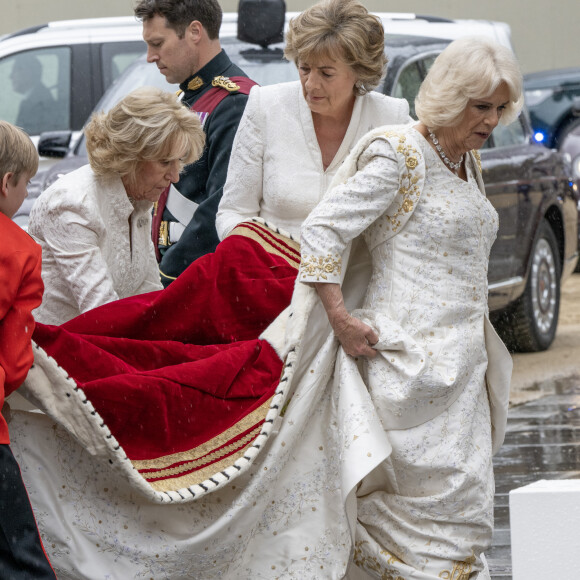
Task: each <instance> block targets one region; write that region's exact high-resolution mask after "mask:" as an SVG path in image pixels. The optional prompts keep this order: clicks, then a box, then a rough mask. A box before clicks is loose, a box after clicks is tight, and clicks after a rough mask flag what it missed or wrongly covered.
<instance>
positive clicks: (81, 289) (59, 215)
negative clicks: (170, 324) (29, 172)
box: [28, 88, 205, 324]
mask: <svg viewBox="0 0 580 580" xmlns="http://www.w3.org/2000/svg"><path fill="white" fill-rule="evenodd" d="M85 134H86V136H87V153H88V156H89V162H90V164H89V165H85V166H83V167H81V168H80V169H77V170H76V171H73V172H72V173H69V174H68V175H65V176H63V177H61V178H60V179H59V180H58V181H57V182H56V183H54V184H53V185H52V186H51V187H50V188H49V189H47V190H46V191H45V192H43V194H42V195H41V196H40V198H39V199H38V201H37V202H36V203H35V204H34V207H33V209H32V211H31V213H30V223H29V226H28V232H29V233H30V234H32V236H33V237H34V238H35V239H36V241H37V242H38V243H39V244H40V245H41V247H42V279H43V281H44V299H43V301H42V305H41V306H40V307H39V308H38V310H36V312H35V318H36V319H37V321H38V322H42V323H44V324H62V323H63V322H66V321H67V320H70V319H71V318H74V317H75V316H78V315H79V314H82V313H83V312H86V311H88V310H91V309H92V308H96V307H97V306H101V305H102V304H106V303H107V302H111V301H113V300H118V299H119V298H126V297H127V296H133V295H135V294H143V293H145V292H152V291H154V290H160V289H161V288H162V286H161V282H160V280H159V270H158V268H157V261H156V260H155V253H154V248H153V244H152V242H151V234H150V232H151V210H152V208H153V204H154V203H155V202H156V201H157V200H158V199H159V196H160V195H161V193H162V192H163V190H164V189H165V188H167V187H168V186H169V185H170V184H171V183H175V182H176V181H177V180H178V179H179V172H180V170H181V168H182V167H183V166H184V164H186V163H192V162H193V161H195V160H196V159H198V158H199V156H200V155H201V152H202V151H203V144H204V140H205V137H204V134H203V131H202V129H201V125H200V123H199V121H198V119H197V117H196V116H195V115H191V114H190V113H189V112H188V111H187V110H185V109H184V108H183V107H182V106H181V105H180V104H179V103H177V102H176V101H175V97H174V95H172V94H171V93H167V92H163V91H161V90H159V89H154V88H142V89H138V90H136V91H133V92H132V93H130V94H129V95H127V96H126V97H125V98H124V99H123V100H122V101H121V102H120V103H119V104H117V105H116V106H115V107H113V108H112V109H111V110H110V111H109V112H108V113H97V114H95V115H94V116H93V117H92V119H91V120H90V122H89V124H88V125H87V127H86V128H85Z"/></svg>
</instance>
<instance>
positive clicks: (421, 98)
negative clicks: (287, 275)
mask: <svg viewBox="0 0 580 580" xmlns="http://www.w3.org/2000/svg"><path fill="white" fill-rule="evenodd" d="M521 104H522V79H521V74H520V72H519V68H518V65H517V62H516V60H515V57H514V56H513V54H512V53H511V51H509V50H508V49H506V48H504V47H502V46H499V45H496V44H494V43H493V42H491V41H488V40H485V39H477V38H474V39H469V38H468V39H462V40H458V41H455V42H453V43H452V44H451V45H450V46H449V47H448V48H447V49H446V50H445V51H443V53H442V54H441V55H440V56H439V57H438V58H437V60H436V61H435V63H434V64H433V67H432V68H431V70H430V72H429V74H428V75H427V77H426V79H425V81H424V83H423V85H422V86H421V89H420V91H419V95H418V97H417V101H416V111H417V115H418V117H419V123H417V124H416V125H414V126H409V127H406V128H396V127H382V128H380V129H378V130H375V131H373V132H372V133H371V134H370V135H368V136H367V137H365V139H363V141H362V142H361V143H359V145H358V147H357V150H356V152H354V153H353V156H351V158H349V160H348V164H349V165H348V167H345V168H344V169H343V170H341V174H340V175H339V176H337V177H338V179H339V180H340V181H342V183H341V184H339V185H337V186H336V187H334V188H333V189H332V190H331V191H330V192H329V194H328V195H327V196H326V197H325V199H324V200H323V201H322V202H321V203H320V204H319V205H318V206H317V207H316V209H315V210H314V211H313V212H312V213H311V214H310V216H309V217H308V218H307V219H306V221H305V222H304V225H303V226H302V234H301V236H302V237H301V250H302V263H301V267H300V273H299V280H300V281H301V282H304V283H306V284H310V285H313V286H314V287H315V288H316V291H317V293H318V296H319V297H320V300H321V301H322V304H323V305H324V309H325V311H326V314H327V317H328V320H329V322H330V325H331V327H332V329H333V331H334V334H335V336H336V338H337V339H338V341H339V342H340V345H341V349H339V350H340V352H339V355H338V359H337V363H336V367H335V373H336V374H337V375H338V378H337V379H335V381H338V383H339V385H340V386H339V387H338V388H342V389H351V390H356V389H357V388H361V387H362V388H364V389H367V390H368V393H369V395H370V399H371V401H372V405H373V408H374V412H375V413H376V415H377V416H378V418H379V419H380V422H381V424H382V426H383V429H384V434H385V447H386V448H390V452H389V453H388V456H387V457H386V458H385V460H384V461H382V462H381V463H380V464H379V465H378V466H377V467H376V468H375V469H374V471H372V472H371V473H369V474H368V475H367V476H365V477H364V478H363V479H362V481H361V482H360V484H359V486H358V489H357V530H356V545H355V555H354V561H355V563H356V564H357V565H358V567H359V569H360V570H361V571H360V572H359V571H358V570H355V569H353V570H352V577H353V578H359V577H367V575H368V576H370V577H374V578H393V579H394V578H396V579H411V578H413V579H421V580H435V579H440V578H448V579H453V580H467V579H468V578H489V572H488V571H487V570H486V568H485V566H484V564H483V563H482V556H481V555H482V552H483V551H484V550H486V549H488V548H489V547H490V545H491V537H492V529H493V496H494V481H493V470H492V449H493V450H496V449H497V447H498V446H499V445H500V444H501V441H502V439H503V431H504V428H505V409H506V402H507V393H508V388H509V376H510V372H511V364H510V363H511V361H510V358H509V355H508V354H507V352H506V351H505V349H504V347H503V345H502V344H501V341H500V340H499V338H497V335H495V334H494V332H493V329H492V328H491V326H490V324H489V320H488V318H487V315H488V307H487V268H488V259H489V252H490V248H491V245H492V243H493V241H494V239H495V236H496V233H497V228H498V216H497V213H496V211H495V209H494V208H493V206H492V205H491V204H490V202H489V201H488V200H487V199H486V197H485V192H484V190H483V186H482V182H481V173H480V167H479V157H478V155H477V154H476V153H475V152H474V151H473V150H477V149H479V148H481V147H482V146H483V145H484V143H485V141H486V139H487V138H488V137H489V136H490V134H491V133H492V131H493V129H494V128H495V127H496V125H497V124H498V122H500V121H501V122H502V123H509V122H511V120H513V119H514V117H515V116H516V115H517V114H518V112H519V110H520V107H521ZM358 236H362V238H363V239H364V242H365V245H366V247H367V248H368V251H369V252H370V260H371V267H370V281H369V282H368V287H365V292H364V296H363V297H362V300H361V302H360V303H359V304H358V306H359V309H358V310H356V311H354V312H350V313H349V311H348V310H347V308H346V307H345V300H348V299H349V296H348V294H349V292H350V290H349V289H348V288H345V286H346V284H345V285H343V289H344V296H343V289H341V283H342V282H343V279H344V278H345V277H346V278H348V276H349V269H350V268H351V267H352V265H351V264H347V261H346V258H345V251H348V250H349V248H350V246H351V242H352V240H354V239H355V238H357V237H358ZM353 253H354V249H353V250H352V251H351V256H352V255H353ZM350 261H351V262H353V259H352V257H351V260H350ZM358 275H359V276H360V272H359V274H358ZM360 283H361V280H360V279H359V284H360ZM345 353H346V354H345ZM359 357H362V358H359ZM357 358H358V360H359V363H358V364H359V366H357V363H356V362H355V361H356V360H357ZM361 363H362V364H361ZM502 376H503V378H502ZM498 377H499V378H498ZM362 571H364V572H362Z"/></svg>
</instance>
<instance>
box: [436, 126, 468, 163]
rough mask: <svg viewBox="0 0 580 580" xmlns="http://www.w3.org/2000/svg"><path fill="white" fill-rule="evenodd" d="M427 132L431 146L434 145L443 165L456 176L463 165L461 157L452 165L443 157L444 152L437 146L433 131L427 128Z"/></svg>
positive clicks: (437, 140)
mask: <svg viewBox="0 0 580 580" xmlns="http://www.w3.org/2000/svg"><path fill="white" fill-rule="evenodd" d="M427 131H428V132H429V137H430V138H431V141H433V145H435V149H437V152H438V153H439V155H440V156H441V159H443V162H444V163H445V165H447V167H449V169H451V171H453V173H455V175H457V174H458V171H459V168H460V167H461V164H462V163H463V155H462V156H461V157H460V158H459V161H458V162H457V163H453V161H451V159H449V157H447V155H445V151H443V147H441V145H439V139H437V137H435V133H433V131H432V130H431V129H429V127H427Z"/></svg>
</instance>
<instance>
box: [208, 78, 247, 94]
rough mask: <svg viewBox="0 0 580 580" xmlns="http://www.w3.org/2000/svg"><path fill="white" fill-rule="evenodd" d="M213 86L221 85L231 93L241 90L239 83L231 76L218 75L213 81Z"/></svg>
mask: <svg viewBox="0 0 580 580" xmlns="http://www.w3.org/2000/svg"><path fill="white" fill-rule="evenodd" d="M211 85H212V87H221V88H222V89H225V90H226V91H229V92H230V93H235V92H236V91H239V90H240V87H239V85H237V84H236V83H234V82H233V81H232V80H230V79H229V77H223V76H217V77H214V79H213V81H211Z"/></svg>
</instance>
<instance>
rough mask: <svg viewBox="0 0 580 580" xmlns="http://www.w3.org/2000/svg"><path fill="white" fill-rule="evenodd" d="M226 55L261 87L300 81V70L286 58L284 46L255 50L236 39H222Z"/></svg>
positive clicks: (276, 45) (278, 45) (277, 45)
mask: <svg viewBox="0 0 580 580" xmlns="http://www.w3.org/2000/svg"><path fill="white" fill-rule="evenodd" d="M222 46H223V47H224V49H225V51H226V53H227V54H228V56H229V57H230V59H231V60H232V62H234V63H235V64H237V65H238V66H239V67H240V68H241V69H242V70H243V71H244V72H245V73H246V74H247V75H248V76H249V77H250V78H251V79H253V80H254V81H256V82H257V83H258V84H259V85H262V86H266V85H273V84H276V83H285V82H288V81H296V80H298V78H299V77H298V70H297V69H296V65H295V64H294V63H293V62H288V61H287V60H286V59H285V58H284V52H283V50H282V46H283V45H282V44H275V45H272V46H270V47H268V48H255V47H253V46H252V45H248V44H241V43H240V41H239V40H237V39H236V38H233V37H232V38H228V37H226V38H224V39H222Z"/></svg>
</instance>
